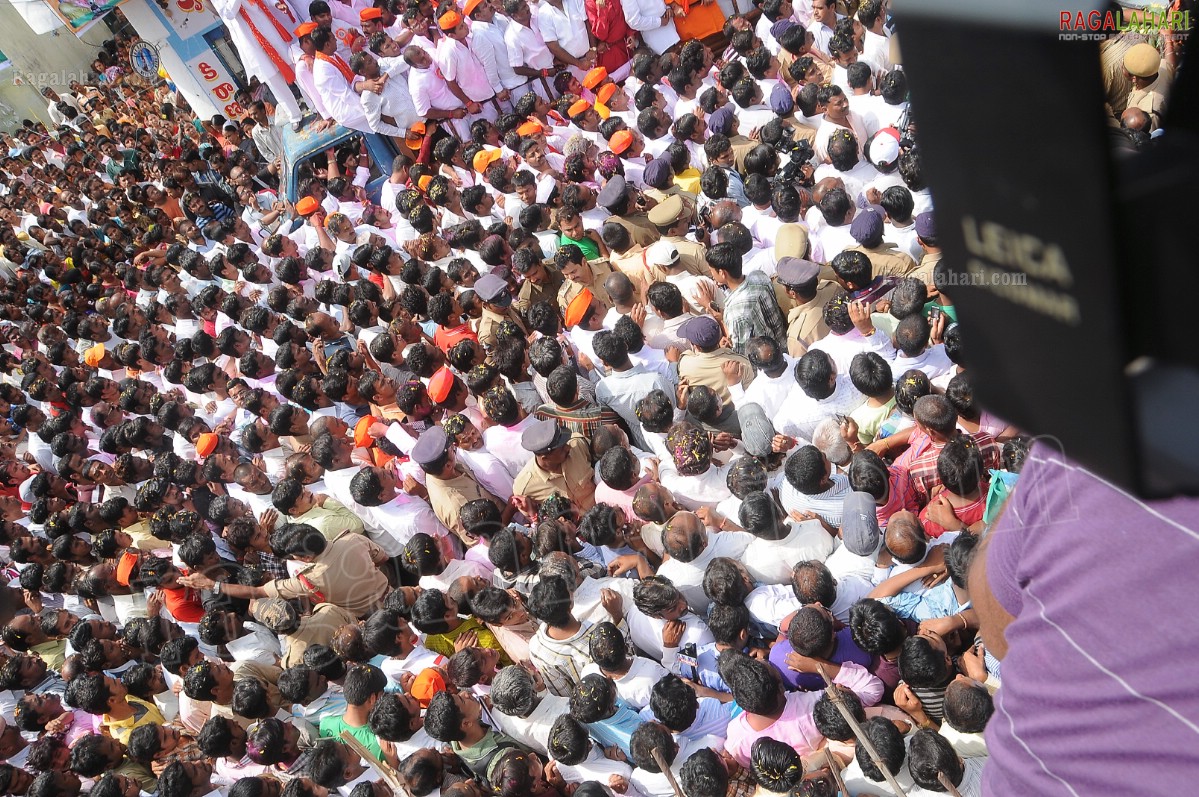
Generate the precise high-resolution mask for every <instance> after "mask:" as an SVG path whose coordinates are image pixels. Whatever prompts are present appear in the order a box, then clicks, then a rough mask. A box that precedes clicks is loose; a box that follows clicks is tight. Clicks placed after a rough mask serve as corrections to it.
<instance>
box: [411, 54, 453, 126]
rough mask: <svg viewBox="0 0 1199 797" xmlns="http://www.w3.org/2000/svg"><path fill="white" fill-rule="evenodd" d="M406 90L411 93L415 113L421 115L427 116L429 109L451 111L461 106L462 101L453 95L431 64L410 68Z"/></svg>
mask: <svg viewBox="0 0 1199 797" xmlns="http://www.w3.org/2000/svg"><path fill="white" fill-rule="evenodd" d="M408 90H409V91H410V92H411V94H412V103H413V105H415V106H416V113H417V115H419V116H421V117H426V116H428V115H429V111H453V110H456V109H458V108H461V107H462V101H461V100H459V99H458V98H457V97H455V96H454V93H453V92H452V91H450V87H449V86H447V85H446V83H445V80H444V79H442V77H441V75H439V74H437V70H436V69H434V68H433V67H432V66H430V67H429V68H428V69H417V68H416V67H413V68H412V69H410V70H409V71H408Z"/></svg>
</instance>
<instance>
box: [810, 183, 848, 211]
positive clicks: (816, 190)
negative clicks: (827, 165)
mask: <svg viewBox="0 0 1199 797" xmlns="http://www.w3.org/2000/svg"><path fill="white" fill-rule="evenodd" d="M834 188H845V183H844V181H842V179H841V178H840V177H825V178H824V179H823V180H821V181H819V182H818V183H816V185H814V186H812V204H815V205H818V204H820V200H821V199H824V195H825V194H827V193H828V192H829V191H831V190H833V189H834Z"/></svg>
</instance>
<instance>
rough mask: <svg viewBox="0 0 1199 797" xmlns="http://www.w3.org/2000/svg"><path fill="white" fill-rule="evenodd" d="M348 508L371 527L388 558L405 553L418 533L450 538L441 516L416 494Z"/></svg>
mask: <svg viewBox="0 0 1199 797" xmlns="http://www.w3.org/2000/svg"><path fill="white" fill-rule="evenodd" d="M347 470H352V469H350V468H347ZM346 506H348V507H351V508H352V509H354V510H355V511H356V512H357V513H358V516H359V517H361V518H362V521H363V523H364V524H365V525H366V526H367V533H368V535H369V536H370V538H371V539H372V540H373V541H374V542H375V543H377V544H378V545H379V547H381V548H382V549H383V550H385V551H386V552H387V555H388V556H399V555H400V553H401V552H402V551H403V550H404V545H406V544H407V542H408V540H410V539H412V537H413V535H415V534H417V533H418V532H419V533H424V534H428V535H429V536H430V537H446V536H448V535H449V533H450V532H449V530H448V529H447V528H446V527H445V526H443V525H442V523H441V521H440V520H438V519H437V515H435V514H433V508H432V507H431V506H429V503H428V502H427V501H425V500H424V499H423V498H418V497H417V496H415V495H408V494H407V493H403V492H399V493H396V497H395V498H393V499H392V500H390V501H388V502H387V503H386V504H383V505H381V506H373V507H364V506H361V505H360V504H357V503H351V504H346Z"/></svg>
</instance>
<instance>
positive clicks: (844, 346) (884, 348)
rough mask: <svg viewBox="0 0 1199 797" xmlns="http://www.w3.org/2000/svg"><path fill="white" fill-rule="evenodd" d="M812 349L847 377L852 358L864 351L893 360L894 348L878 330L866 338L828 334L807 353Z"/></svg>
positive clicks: (853, 333) (854, 330) (858, 335)
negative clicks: (821, 354) (822, 353)
mask: <svg viewBox="0 0 1199 797" xmlns="http://www.w3.org/2000/svg"><path fill="white" fill-rule="evenodd" d="M812 349H819V350H820V351H822V352H824V353H825V354H827V355H828V356H829V357H830V358H831V359H832V361H833V365H835V366H836V368H837V374H838V376H847V375H848V374H849V366H850V365H851V364H852V363H853V358H854V357H856V356H857V355H859V354H861V353H862V352H864V351H872V352H874V353H875V354H877V355H879V356H880V357H882V358H883V359H884V360H892V359H894V358H895V347H893V346H892V345H891V340H890V339H889V338H888V337H887V336H886V334H885V333H883V332H880V331H879V330H878V329H875V331H874V334H873V335H871V336H870V337H868V338H864V337H862V334H861V333H860V332H858V331H857V330H856V329H851V330H850V331H849V332H846V333H845V334H844V335H834V334H833V333H832V332H830V333H828V334H827V335H825V336H824V337H823V338H821V339H820V340H818V341H815V342H813V343H812V345H811V346H809V347H808V351H811V350H812ZM776 428H777V427H776Z"/></svg>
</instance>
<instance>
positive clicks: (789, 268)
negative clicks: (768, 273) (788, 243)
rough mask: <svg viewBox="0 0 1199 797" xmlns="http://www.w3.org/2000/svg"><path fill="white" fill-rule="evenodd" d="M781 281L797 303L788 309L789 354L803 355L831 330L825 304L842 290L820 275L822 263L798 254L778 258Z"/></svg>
mask: <svg viewBox="0 0 1199 797" xmlns="http://www.w3.org/2000/svg"><path fill="white" fill-rule="evenodd" d="M777 269H778V277H777V279H778V284H779V285H782V286H783V287H784V288H785V289H786V291H787V294H788V295H789V296H790V297H791V298H792V300H793V301H794V302H795V304H796V306H795V307H794V308H792V309H791V312H789V313H787V354H789V355H790V356H792V357H802V356H803V355H804V354H805V353H806V352H807V350H808V346H811V345H812V344H813V343H815V342H816V341H818V340H820V339H821V338H823V337H824V336H825V335H827V334H828V326H827V325H826V324H825V323H824V305H825V304H826V303H827V302H828V300H829V299H831V298H833V296H835V295H836V294H837V291H838V290H839V288H838V286H837V284H836V283H835V282H828V281H826V280H822V279H820V266H818V265H816V264H815V263H813V262H811V261H809V260H801V259H799V258H798V257H784V258H783V259H782V260H780V261H779V262H778V267H777Z"/></svg>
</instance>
